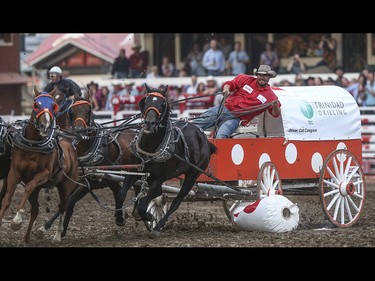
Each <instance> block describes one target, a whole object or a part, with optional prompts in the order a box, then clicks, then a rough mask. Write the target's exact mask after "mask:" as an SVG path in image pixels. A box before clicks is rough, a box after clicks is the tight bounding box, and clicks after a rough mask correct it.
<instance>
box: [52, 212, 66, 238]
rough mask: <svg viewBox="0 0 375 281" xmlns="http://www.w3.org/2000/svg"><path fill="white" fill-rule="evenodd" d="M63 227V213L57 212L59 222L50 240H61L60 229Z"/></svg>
mask: <svg viewBox="0 0 375 281" xmlns="http://www.w3.org/2000/svg"><path fill="white" fill-rule="evenodd" d="M63 229H64V226H63V214H62V213H60V214H59V224H58V225H57V229H56V233H55V236H54V237H53V239H52V242H61V237H62V235H61V234H62V231H63Z"/></svg>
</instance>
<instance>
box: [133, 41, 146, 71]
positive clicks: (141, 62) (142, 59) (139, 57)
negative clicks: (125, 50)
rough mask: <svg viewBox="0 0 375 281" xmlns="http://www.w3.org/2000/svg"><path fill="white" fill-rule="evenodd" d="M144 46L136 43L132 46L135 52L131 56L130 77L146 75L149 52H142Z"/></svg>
mask: <svg viewBox="0 0 375 281" xmlns="http://www.w3.org/2000/svg"><path fill="white" fill-rule="evenodd" d="M141 48H142V46H141V45H140V44H134V45H133V47H132V50H133V54H131V55H130V57H129V65H130V77H131V78H142V77H146V71H147V67H148V53H147V51H143V52H141Z"/></svg>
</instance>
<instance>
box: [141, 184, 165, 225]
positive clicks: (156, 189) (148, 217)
mask: <svg viewBox="0 0 375 281" xmlns="http://www.w3.org/2000/svg"><path fill="white" fill-rule="evenodd" d="M148 182H149V183H150V182H151V185H150V187H149V189H148V192H147V194H146V196H144V197H142V198H141V199H139V203H138V214H139V215H140V217H141V219H142V221H153V220H154V216H153V215H152V214H150V213H147V207H148V205H149V203H150V202H151V200H152V199H154V198H156V197H158V196H160V195H161V194H162V189H161V185H162V183H163V182H161V181H160V180H157V179H155V180H152V179H151V178H149V181H148Z"/></svg>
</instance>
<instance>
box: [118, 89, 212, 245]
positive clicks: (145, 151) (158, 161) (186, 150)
mask: <svg viewBox="0 0 375 281" xmlns="http://www.w3.org/2000/svg"><path fill="white" fill-rule="evenodd" d="M146 90H147V94H146V96H145V97H144V98H143V99H142V100H141V101H140V102H139V108H140V110H141V113H142V117H143V118H144V126H143V127H142V129H141V130H140V131H139V133H138V135H137V136H136V137H135V138H134V141H133V142H132V151H133V153H134V154H135V155H137V157H139V158H140V159H141V160H142V163H143V164H144V169H143V170H142V172H145V173H149V177H147V179H146V181H147V183H148V186H149V188H148V191H147V194H146V195H145V196H144V197H142V198H140V199H139V202H138V204H137V210H138V215H139V216H140V218H141V219H142V220H143V221H153V220H154V217H153V215H152V214H150V213H148V212H147V207H148V205H149V203H150V202H151V200H153V199H155V198H156V197H158V196H160V195H162V184H163V183H164V182H165V181H167V180H170V179H173V178H177V177H180V176H181V175H183V176H184V179H183V184H182V187H181V189H180V191H179V192H178V194H177V196H176V197H175V198H174V199H173V201H172V203H171V205H170V208H169V210H168V211H167V212H166V214H165V215H164V217H162V218H161V219H160V221H159V222H157V223H156V225H155V226H154V228H153V229H152V231H151V233H150V237H151V238H155V237H157V236H159V235H160V231H161V229H162V228H163V227H164V225H165V223H166V222H167V220H168V218H169V216H170V215H171V214H172V213H173V212H174V211H176V210H177V209H178V207H179V206H180V204H181V202H182V200H183V199H184V198H185V197H186V195H187V194H188V193H189V191H190V190H191V189H192V187H193V186H194V184H195V181H196V180H197V178H198V177H199V176H200V175H201V174H202V172H204V170H205V169H206V168H207V167H208V164H209V162H210V158H211V156H212V154H214V153H216V150H217V148H216V146H215V145H213V144H212V143H211V142H210V141H209V140H208V139H207V136H206V135H205V133H204V132H203V131H202V130H201V129H199V128H198V127H197V126H195V125H193V124H191V123H188V122H185V121H182V120H179V121H177V122H173V121H172V120H171V118H170V107H169V103H168V101H167V98H166V93H167V87H166V88H165V89H164V91H160V90H158V89H150V88H149V87H148V86H147V85H146ZM137 179H138V177H137V176H134V175H126V176H125V180H124V184H123V187H122V192H121V196H124V198H125V197H126V194H127V192H128V190H129V189H130V187H131V186H132V185H133V183H134V181H136V180H137ZM123 200H124V199H123V198H122V201H123Z"/></svg>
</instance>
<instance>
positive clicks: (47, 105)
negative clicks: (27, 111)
mask: <svg viewBox="0 0 375 281" xmlns="http://www.w3.org/2000/svg"><path fill="white" fill-rule="evenodd" d="M40 99H42V100H40ZM49 99H51V100H52V103H51V101H49ZM38 103H39V104H41V105H42V108H41V109H40V108H39V107H38V106H37V104H38ZM33 111H34V114H35V126H36V127H37V128H39V117H40V116H41V115H42V114H44V113H47V114H48V115H49V116H50V117H51V120H52V123H53V128H54V127H55V124H56V119H55V114H56V112H58V111H59V105H58V104H57V103H56V102H55V100H54V98H53V96H51V95H50V94H48V93H42V94H40V95H38V96H37V97H35V99H34V103H33Z"/></svg>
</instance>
